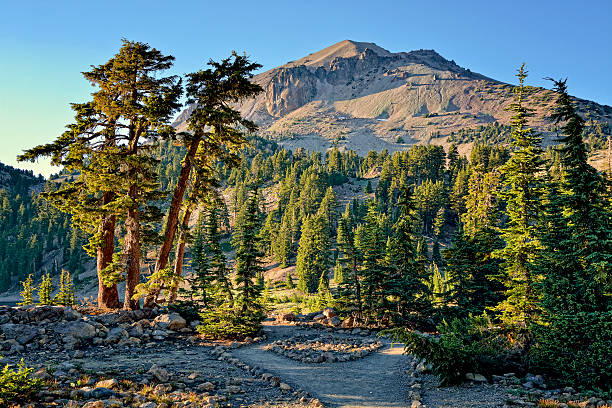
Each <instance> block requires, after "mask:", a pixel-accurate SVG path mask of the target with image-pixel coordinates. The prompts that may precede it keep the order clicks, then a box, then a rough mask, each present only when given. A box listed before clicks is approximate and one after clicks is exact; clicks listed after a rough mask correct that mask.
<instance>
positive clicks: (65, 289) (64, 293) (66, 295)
mask: <svg viewBox="0 0 612 408" xmlns="http://www.w3.org/2000/svg"><path fill="white" fill-rule="evenodd" d="M74 301H75V299H74V288H73V285H72V279H71V278H70V272H68V271H67V270H65V269H62V272H61V274H60V286H59V292H58V293H57V295H55V297H54V298H53V303H54V304H56V305H61V306H74Z"/></svg>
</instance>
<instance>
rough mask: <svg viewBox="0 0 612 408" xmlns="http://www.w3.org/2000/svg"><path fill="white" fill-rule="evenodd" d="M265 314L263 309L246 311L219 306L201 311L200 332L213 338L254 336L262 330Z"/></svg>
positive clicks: (198, 328)
mask: <svg viewBox="0 0 612 408" xmlns="http://www.w3.org/2000/svg"><path fill="white" fill-rule="evenodd" d="M264 318H265V315H264V313H263V312H261V311H253V310H247V311H245V312H244V313H242V312H239V311H237V310H235V309H233V308H228V307H219V308H217V309H211V310H207V311H204V312H202V313H200V321H201V322H202V324H201V325H199V326H198V327H197V330H198V332H199V333H201V334H203V335H204V336H206V337H208V338H211V339H243V338H245V337H249V336H250V337H253V336H255V335H256V334H257V333H258V332H259V331H260V330H261V322H262V321H263V319H264Z"/></svg>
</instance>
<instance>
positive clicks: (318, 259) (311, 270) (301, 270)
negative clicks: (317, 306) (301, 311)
mask: <svg viewBox="0 0 612 408" xmlns="http://www.w3.org/2000/svg"><path fill="white" fill-rule="evenodd" d="M328 269H329V229H328V226H327V225H326V221H325V218H324V217H323V216H322V215H312V216H308V217H306V219H305V220H304V224H303V227H302V237H301V239H300V246H299V248H298V256H297V263H296V269H295V271H296V274H297V276H298V285H297V287H298V289H299V290H300V291H302V292H304V293H315V292H316V291H317V287H318V284H319V279H320V278H321V277H322V276H326V275H327V272H328Z"/></svg>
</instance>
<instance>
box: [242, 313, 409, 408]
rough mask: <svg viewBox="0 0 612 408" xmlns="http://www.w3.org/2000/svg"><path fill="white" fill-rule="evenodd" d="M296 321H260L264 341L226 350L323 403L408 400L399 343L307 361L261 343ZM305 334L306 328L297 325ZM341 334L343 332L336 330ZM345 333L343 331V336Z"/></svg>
mask: <svg viewBox="0 0 612 408" xmlns="http://www.w3.org/2000/svg"><path fill="white" fill-rule="evenodd" d="M296 329H299V328H298V327H296V326H277V325H273V324H266V326H265V331H266V333H267V336H268V342H267V343H264V344H253V345H249V346H245V347H241V348H239V349H235V350H232V352H231V353H232V356H233V357H235V358H237V359H239V360H240V361H242V362H244V363H246V364H249V365H251V366H257V367H260V368H261V369H262V370H263V371H265V372H269V373H271V374H274V375H277V376H278V377H280V378H281V380H282V381H284V382H286V383H288V384H289V385H291V386H292V387H295V388H298V389H302V390H304V391H306V392H307V393H308V394H309V395H311V396H314V397H317V398H318V399H319V400H320V401H321V402H322V403H323V404H324V405H325V406H326V407H343V408H357V407H359V408H374V407H376V408H379V407H381V408H382V407H387V408H399V407H410V406H412V404H413V396H414V389H412V388H411V386H410V385H409V384H411V383H414V381H410V380H409V379H407V378H406V377H407V376H410V372H408V373H407V372H406V371H410V367H411V364H410V363H411V360H412V359H411V358H410V357H409V356H406V355H404V354H403V347H402V346H401V345H399V344H391V342H389V341H386V340H385V341H384V346H383V347H382V348H381V349H379V350H378V351H377V352H375V353H372V354H370V355H368V356H366V357H364V358H361V359H358V360H355V361H346V362H336V363H321V364H308V363H302V362H298V361H295V360H293V359H290V358H287V357H284V356H280V355H277V354H275V353H273V352H271V351H269V350H266V349H265V345H266V344H268V343H270V342H273V341H276V340H278V339H283V338H290V337H292V335H293V334H294V333H295V331H296ZM302 330H304V332H303V333H301V334H305V333H307V332H309V331H312V333H313V337H316V335H317V333H319V331H317V330H312V329H302ZM337 336H339V337H342V336H344V335H343V334H337ZM347 337H348V336H347Z"/></svg>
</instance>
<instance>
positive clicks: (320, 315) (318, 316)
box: [312, 313, 327, 322]
mask: <svg viewBox="0 0 612 408" xmlns="http://www.w3.org/2000/svg"><path fill="white" fill-rule="evenodd" d="M325 319H327V317H325V315H324V314H323V313H320V314H318V315H316V316H315V317H313V318H312V320H314V321H315V322H318V321H321V320H325Z"/></svg>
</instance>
